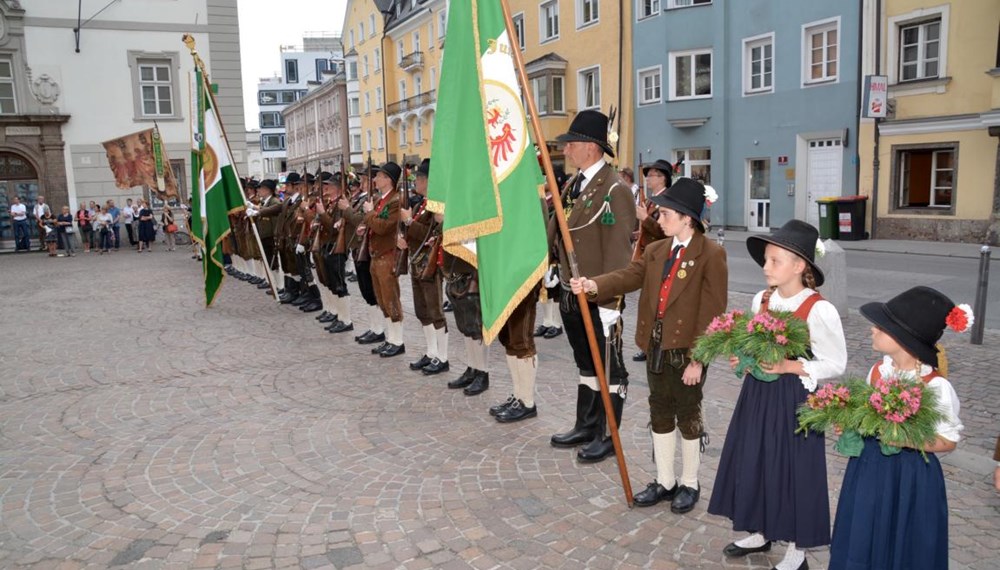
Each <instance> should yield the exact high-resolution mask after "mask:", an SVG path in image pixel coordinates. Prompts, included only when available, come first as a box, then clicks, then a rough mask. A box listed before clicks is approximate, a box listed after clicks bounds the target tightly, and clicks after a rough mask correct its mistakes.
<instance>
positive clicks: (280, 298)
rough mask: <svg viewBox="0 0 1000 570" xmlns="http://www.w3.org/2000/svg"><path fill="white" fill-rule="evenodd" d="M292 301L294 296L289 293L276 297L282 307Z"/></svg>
mask: <svg viewBox="0 0 1000 570" xmlns="http://www.w3.org/2000/svg"><path fill="white" fill-rule="evenodd" d="M294 300H295V295H292V294H291V293H282V294H281V295H278V301H279V302H280V303H281V304H282V305H287V304H289V303H291V302H292V301H294Z"/></svg>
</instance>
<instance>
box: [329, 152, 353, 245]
mask: <svg viewBox="0 0 1000 570" xmlns="http://www.w3.org/2000/svg"><path fill="white" fill-rule="evenodd" d="M350 187H351V185H350V184H348V182H347V171H346V170H345V168H344V160H343V159H341V160H340V198H343V199H345V200H350V196H349V195H348V191H349V189H350ZM340 198H337V200H340ZM348 205H350V202H348ZM338 211H340V210H338ZM345 217H346V215H345V214H344V213H343V212H341V214H340V227H339V228H337V240H336V242H335V243H334V246H333V253H344V254H346V253H347V237H346V235H345V234H346V232H347V220H345V219H344V218H345Z"/></svg>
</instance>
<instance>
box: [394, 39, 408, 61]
mask: <svg viewBox="0 0 1000 570" xmlns="http://www.w3.org/2000/svg"><path fill="white" fill-rule="evenodd" d="M404 55H406V51H405V48H403V40H399V41H398V42H396V61H398V62H402V61H403V56H404Z"/></svg>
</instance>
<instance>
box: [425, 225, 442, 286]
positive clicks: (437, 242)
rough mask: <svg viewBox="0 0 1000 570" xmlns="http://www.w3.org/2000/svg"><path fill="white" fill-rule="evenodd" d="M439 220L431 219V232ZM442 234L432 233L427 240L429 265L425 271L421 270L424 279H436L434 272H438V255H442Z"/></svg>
mask: <svg viewBox="0 0 1000 570" xmlns="http://www.w3.org/2000/svg"><path fill="white" fill-rule="evenodd" d="M436 224H437V222H434V221H431V230H430V231H431V232H433V231H434V227H435V225H436ZM442 241H443V240H442V236H441V235H440V234H438V235H432V236H431V237H430V238H429V239H428V240H427V241H426V242H425V244H428V245H425V247H426V248H427V249H428V254H427V265H425V266H424V269H423V271H421V272H420V279H421V280H422V281H431V280H433V279H434V274H435V273H437V268H438V257H439V256H440V255H441V242H442Z"/></svg>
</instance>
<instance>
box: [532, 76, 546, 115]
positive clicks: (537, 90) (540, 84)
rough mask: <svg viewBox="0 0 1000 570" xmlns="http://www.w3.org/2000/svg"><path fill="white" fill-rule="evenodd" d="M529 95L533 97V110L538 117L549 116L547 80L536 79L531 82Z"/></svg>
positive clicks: (543, 78) (542, 78)
mask: <svg viewBox="0 0 1000 570" xmlns="http://www.w3.org/2000/svg"><path fill="white" fill-rule="evenodd" d="M531 93H532V95H534V96H535V109H537V110H538V114H539V115H548V114H549V78H548V77H536V78H534V79H532V80H531Z"/></svg>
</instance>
